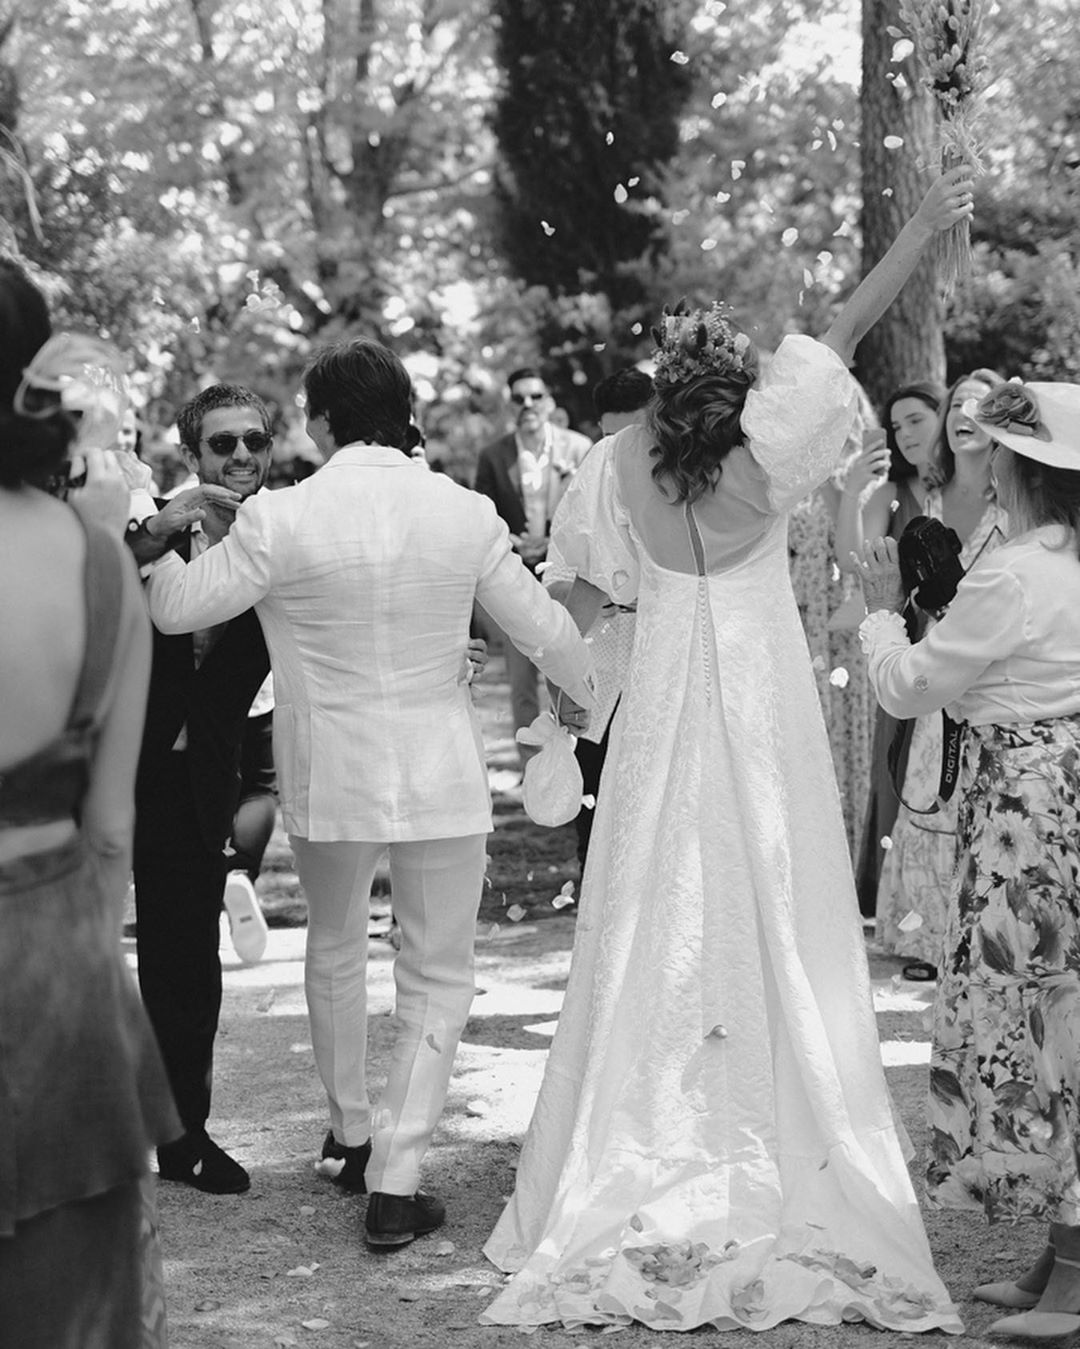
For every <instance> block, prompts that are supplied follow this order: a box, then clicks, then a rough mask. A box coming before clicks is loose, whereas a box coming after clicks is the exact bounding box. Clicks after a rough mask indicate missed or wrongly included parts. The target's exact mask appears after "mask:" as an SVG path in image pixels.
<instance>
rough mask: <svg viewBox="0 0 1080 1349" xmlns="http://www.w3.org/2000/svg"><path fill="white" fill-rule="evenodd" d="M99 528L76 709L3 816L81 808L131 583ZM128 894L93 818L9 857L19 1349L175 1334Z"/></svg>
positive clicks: (3, 867)
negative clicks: (91, 843)
mask: <svg viewBox="0 0 1080 1349" xmlns="http://www.w3.org/2000/svg"><path fill="white" fill-rule="evenodd" d="M86 535H87V538H86V543H87V550H86V563H85V590H86V606H87V623H86V651H85V654H84V658H83V666H82V670H81V673H80V678H79V682H78V686H77V690H76V694H75V698H74V703H73V706H72V710H71V714H70V717H69V718H68V723H67V726H66V728H65V729H64V731H63V732H62V733H61V735H60V736H59V737H58V738H57V739H56V740H54V741H53V742H52V743H50V744H49V745H47V746H45V747H44V748H43V749H41V750H39V751H38V752H36V753H35V754H33V755H32V756H30V757H29V758H27V759H25V760H23V761H22V762H21V763H18V764H15V765H13V766H12V767H10V768H8V769H5V770H4V772H3V773H2V774H0V833H2V832H3V831H4V830H5V829H7V828H12V827H19V826H25V825H37V824H45V823H51V822H54V821H62V820H69V819H73V820H75V821H76V822H78V820H79V817H80V813H81V808H82V803H83V800H84V799H85V796H86V792H87V790H88V787H89V782H90V766H91V762H92V759H93V756H94V753H95V749H96V745H97V739H98V734H99V730H100V726H99V707H100V703H101V699H102V697H103V695H104V692H105V690H106V687H107V685H108V682H109V677H110V674H111V672H112V668H113V663H114V660H115V658H116V648H117V639H118V633H119V630H120V619H121V602H122V597H123V595H124V594H125V593H127V594H129V595H131V594H133V593H134V592H133V591H132V590H130V589H127V590H126V589H125V586H124V584H123V582H124V577H123V574H122V573H121V570H120V569H121V568H122V567H126V566H130V565H131V563H130V561H129V560H128V559H127V557H126V556H125V555H124V554H123V553H122V551H121V547H122V546H121V545H120V544H119V543H118V542H117V541H116V540H114V539H113V538H111V537H110V536H108V535H107V534H105V533H104V532H103V531H100V530H98V529H95V528H87V531H86ZM122 902H123V901H122V897H119V898H117V897H116V896H114V895H112V894H111V893H109V892H108V891H107V890H106V887H105V886H104V884H103V883H102V877H101V872H100V868H99V863H98V859H97V856H96V854H94V853H93V852H92V851H91V849H90V848H89V847H88V845H87V843H86V841H85V839H84V838H83V836H82V834H81V833H76V834H74V835H73V836H72V837H71V838H70V839H69V840H68V841H67V842H65V843H63V844H61V845H60V846H58V847H55V848H53V849H49V850H46V851H40V852H35V853H31V854H29V855H24V856H21V857H18V858H16V859H14V860H11V861H7V862H0V934H2V936H0V1327H2V1329H3V1332H4V1333H5V1334H6V1335H10V1336H11V1337H12V1338H11V1339H10V1341H7V1342H10V1343H12V1344H15V1343H17V1344H18V1345H19V1346H20V1349H31V1347H35V1349H36V1346H39V1345H40V1346H41V1347H42V1349H46V1347H47V1349H69V1347H70V1349H129V1346H131V1347H132V1349H134V1347H135V1346H142V1347H143V1349H147V1347H148V1346H150V1345H154V1346H161V1345H164V1343H165V1314H164V1302H163V1297H162V1289H161V1282H160V1260H159V1258H158V1257H157V1256H156V1241H155V1239H154V1209H153V1203H152V1190H150V1189H148V1188H147V1189H146V1190H145V1191H143V1192H142V1193H140V1189H141V1187H142V1186H143V1185H144V1183H145V1184H146V1185H147V1186H148V1185H149V1180H148V1179H147V1178H148V1172H149V1149H150V1148H151V1147H152V1146H153V1145H154V1144H155V1143H158V1142H165V1141H167V1140H169V1139H171V1138H174V1137H176V1136H177V1134H178V1133H179V1123H178V1121H177V1118H176V1115H175V1111H174V1108H173V1105H172V1097H171V1093H170V1092H169V1088H168V1083H167V1080H166V1077H165V1072H164V1068H163V1067H162V1064H161V1059H160V1056H159V1054H158V1049H157V1044H156V1042H155V1040H154V1037H153V1032H152V1030H151V1028H150V1023H149V1021H148V1020H147V1017H146V1014H145V1012H144V1010H143V1007H142V1003H141V1001H140V999H139V995H138V991H137V989H136V987H135V982H134V978H133V976H132V974H131V972H130V970H129V969H128V968H127V966H126V964H125V962H124V958H123V954H122V950H121V944H120V939H121V921H122V912H121V906H122ZM117 1242H122V1243H123V1244H124V1247H125V1249H123V1250H122V1249H117V1248H116V1244H115V1243H117ZM125 1250H126V1253H127V1257H128V1258H127V1259H125V1258H124V1257H125ZM43 1265H44V1266H46V1267H47V1270H48V1271H51V1273H50V1275H49V1278H50V1282H49V1286H48V1298H47V1299H46V1300H43V1301H41V1302H35V1301H34V1299H33V1298H32V1297H29V1296H28V1295H27V1289H28V1288H33V1287H35V1286H37V1287H40V1281H41V1278H42V1275H43V1269H42V1266H43ZM69 1270H71V1271H75V1270H77V1271H78V1272H77V1274H75V1273H69V1272H68V1271H69Z"/></svg>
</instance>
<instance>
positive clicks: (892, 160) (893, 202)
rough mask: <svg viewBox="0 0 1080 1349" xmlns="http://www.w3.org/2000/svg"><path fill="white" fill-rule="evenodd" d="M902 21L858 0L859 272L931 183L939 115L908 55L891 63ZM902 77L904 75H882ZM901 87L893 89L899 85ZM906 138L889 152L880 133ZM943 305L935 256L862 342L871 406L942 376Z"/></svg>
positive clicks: (860, 363)
mask: <svg viewBox="0 0 1080 1349" xmlns="http://www.w3.org/2000/svg"><path fill="white" fill-rule="evenodd" d="M898 23H899V14H898V5H897V0H863V7H862V36H863V45H862V93H861V95H860V99H859V102H860V109H861V113H862V135H861V142H860V144H861V152H860V157H861V168H862V190H863V211H862V233H863V256H862V269H863V275H864V276H865V275H866V273H867V272H869V271H870V269H871V268H872V267H873V266H874V264H875V263H876V262H878V261H879V260H880V259H881V258H882V256H883V255H884V254H885V252H886V251H887V250H888V248H889V245H890V244H891V243H892V241H893V240H894V239H895V238H896V236H897V234H898V233H899V231H900V229H901V228H902V226H903V225H904V223H905V221H907V220H908V219H909V218H910V216H911V215H912V213H913V212H914V211H915V209H916V208H917V206H918V204H919V202H920V201H921V200H922V197H923V194H924V192H925V191H926V188H927V185H928V184H929V182H930V181H931V175H930V173H929V172H928V171H927V168H928V167H929V168H932V169H933V170H934V171H935V172H936V165H935V164H933V163H932V160H933V158H934V154H935V150H934V146H935V129H936V119H937V112H936V109H935V108H934V106H933V100H932V99H931V97H930V95H929V94H928V93H927V91H926V90H925V89H924V88H923V87H922V85H921V84H919V83H918V76H919V72H918V68H917V64H916V61H915V58H914V57H913V56H911V57H908V58H907V59H906V60H904V61H902V62H897V63H894V62H893V61H892V52H893V47H894V45H895V43H896V38H895V37H893V36H892V35H891V34H890V33H888V32H887V31H886V30H887V29H888V28H889V27H890V26H892V27H893V28H895V27H897V25H898ZM890 73H892V75H893V76H900V75H902V76H903V79H902V80H899V79H896V78H891V79H890V78H886V77H887V76H888V75H889V74H890ZM898 84H899V85H900V87H899V88H897V85H898ZM887 136H889V137H892V136H897V137H901V138H902V139H903V142H904V143H903V145H902V146H901V147H900V148H899V149H893V150H890V149H887V148H886V146H885V143H884V142H885V138H886V137H887ZM942 319H943V304H942V301H941V298H940V293H939V287H938V281H937V267H936V263H935V261H934V256H933V254H930V255H928V256H927V258H926V259H924V261H923V262H922V263H921V264H920V265H919V267H918V269H917V270H916V272H915V274H914V276H912V278H911V280H910V281H909V282H908V283H907V285H906V286H905V287H904V289H903V291H902V292H901V294H900V295H899V296H898V297H897V299H896V300H895V301H894V302H893V304H892V307H891V308H890V309H889V311H888V313H886V314H885V315H884V317H883V318H882V319H881V321H880V322H879V323H878V324H877V325H876V326H875V327H874V328H872V329H871V330H870V332H869V333H868V334H867V336H866V337H865V338H864V339H863V341H862V342H861V343H860V344H859V349H858V353H857V363H856V374H857V375H858V377H859V379H860V381H861V382H862V384H863V387H864V388H865V389H866V391H867V393H868V394H869V395H870V398H871V400H872V401H873V403H874V404H875V406H876V407H879V408H880V407H881V405H882V404H883V403H884V402H885V400H886V399H887V398H888V397H889V395H890V394H891V393H892V391H893V390H894V389H896V388H898V387H899V386H900V385H902V384H909V383H910V382H911V381H912V380H917V379H918V380H926V379H929V380H933V381H934V382H936V383H938V384H942V383H944V379H945V344H944V339H943V337H942Z"/></svg>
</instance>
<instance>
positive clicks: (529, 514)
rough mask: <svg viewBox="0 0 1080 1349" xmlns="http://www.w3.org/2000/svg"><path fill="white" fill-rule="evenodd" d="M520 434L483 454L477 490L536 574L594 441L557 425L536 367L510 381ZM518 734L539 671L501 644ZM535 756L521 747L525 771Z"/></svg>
mask: <svg viewBox="0 0 1080 1349" xmlns="http://www.w3.org/2000/svg"><path fill="white" fill-rule="evenodd" d="M506 389H507V395H508V397H509V400H510V410H511V414H512V416H513V419H514V428H513V430H512V431H510V432H509V433H508V434H507V435H505V436H502V437H501V438H500V439H499V440H496V441H495V442H494V443H493V444H491V445H488V446H486V447H485V448H484V449H482V450H481V451H480V456H479V458H478V459H477V462H476V480H475V482H474V484H473V485H474V487H475V488H476V490H477V491H478V492H482V493H483V495H484V496H486V497H490V498H491V500H492V501H493V502H494V503H495V510H496V511H497V512H498V514H499V515H501V516H502V518H503V519H504V520H505V521H506V526H507V528H508V529H509V531H510V541H511V543H512V544H513V547H514V551H515V552H517V553H519V554H520V556H521V559H522V561H523V562H524V563H525V565H526V566H527V567H528V568H529V570H530V571H535V570H536V568H537V567H538V566H539V565H540V563H542V562H543V561H544V559H545V558H546V557H547V549H548V535H549V533H550V532H551V517H552V516H553V515H554V514H555V507H556V506H557V505H558V504H559V502H560V500H561V499H562V494H563V492H564V491H565V490H566V487H567V484H568V483H569V481H570V479H571V478H572V477H573V475H574V473H575V472H576V471H577V467H578V465H579V464H580V463H581V461H582V459H584V458H585V455H586V453H587V451H588V449H589V446H590V444H591V443H592V442H591V441H590V440H589V438H588V436H583V435H581V434H580V433H579V432H577V431H569V430H567V429H566V428H565V427H562V426H556V425H555V424H554V422H553V421H552V420H551V417H552V414H553V413H554V411H555V400H554V399H553V398H552V396H551V394H550V392H549V391H548V387H547V385H546V384H545V382H544V380H543V377H542V376H541V374H540V372H539V371H538V370H535V369H533V368H532V367H531V366H523V367H522V368H521V369H520V370H514V371H513V372H512V373H511V374H510V376H509V378H508V379H507V381H506ZM503 652H504V656H505V659H506V673H507V678H508V679H509V682H510V706H511V712H512V715H513V719H514V730H515V732H516V731H518V730H520V729H521V727H522V726H528V725H530V724H531V723H532V721H533V719H534V718H535V717H536V716H537V714H538V713H539V711H540V695H539V689H538V684H537V673H536V667H535V666H534V665H533V663H532V662H531V661H530V660H529V658H528V656H527V655H525V654H523V653H522V652H520V651H518V649H517V648H516V647H515V646H514V644H513V642H510V641H504V642H503ZM533 753H535V751H534V750H532V749H530V748H528V747H527V746H525V745H519V746H518V755H519V758H520V759H521V766H522V768H524V767H525V762H526V760H527V759H528V758H529V757H530V756H531V755H532V754H533Z"/></svg>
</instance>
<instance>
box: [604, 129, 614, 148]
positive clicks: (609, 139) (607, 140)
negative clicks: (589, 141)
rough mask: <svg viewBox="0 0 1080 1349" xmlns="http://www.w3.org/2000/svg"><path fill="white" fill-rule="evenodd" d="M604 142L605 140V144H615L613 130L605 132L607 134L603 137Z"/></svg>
mask: <svg viewBox="0 0 1080 1349" xmlns="http://www.w3.org/2000/svg"><path fill="white" fill-rule="evenodd" d="M604 142H605V144H607V145H614V144H615V133H614V131H609V132H608V133H607V135H606V136H605V137H604Z"/></svg>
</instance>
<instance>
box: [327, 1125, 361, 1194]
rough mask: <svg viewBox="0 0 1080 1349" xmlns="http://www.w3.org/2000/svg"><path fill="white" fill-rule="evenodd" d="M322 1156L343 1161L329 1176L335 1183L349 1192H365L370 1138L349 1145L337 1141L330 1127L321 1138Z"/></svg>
mask: <svg viewBox="0 0 1080 1349" xmlns="http://www.w3.org/2000/svg"><path fill="white" fill-rule="evenodd" d="M322 1156H323V1160H324V1161H325V1160H326V1159H327V1158H328V1157H329V1158H332V1159H333V1160H334V1161H339V1162H344V1163H345V1165H344V1166H343V1167H342V1168H341V1170H340V1171H339V1172H338V1173H337V1175H336V1176H331V1180H332V1181H333V1182H334V1184H335V1185H340V1186H341V1188H342V1189H343V1190H348V1192H349V1193H350V1194H367V1186H366V1185H365V1184H364V1172H365V1171H366V1170H367V1164H368V1162H370V1161H371V1139H370V1138H369V1139H368V1141H367V1142H366V1143H358V1144H357V1145H356V1146H355V1147H349V1146H348V1145H347V1144H346V1143H339V1142H338V1141H337V1139H336V1138H335V1137H334V1131H333V1129H331V1130H330V1132H329V1133H328V1134H327V1135H326V1137H325V1138H324V1139H323V1145H322Z"/></svg>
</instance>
